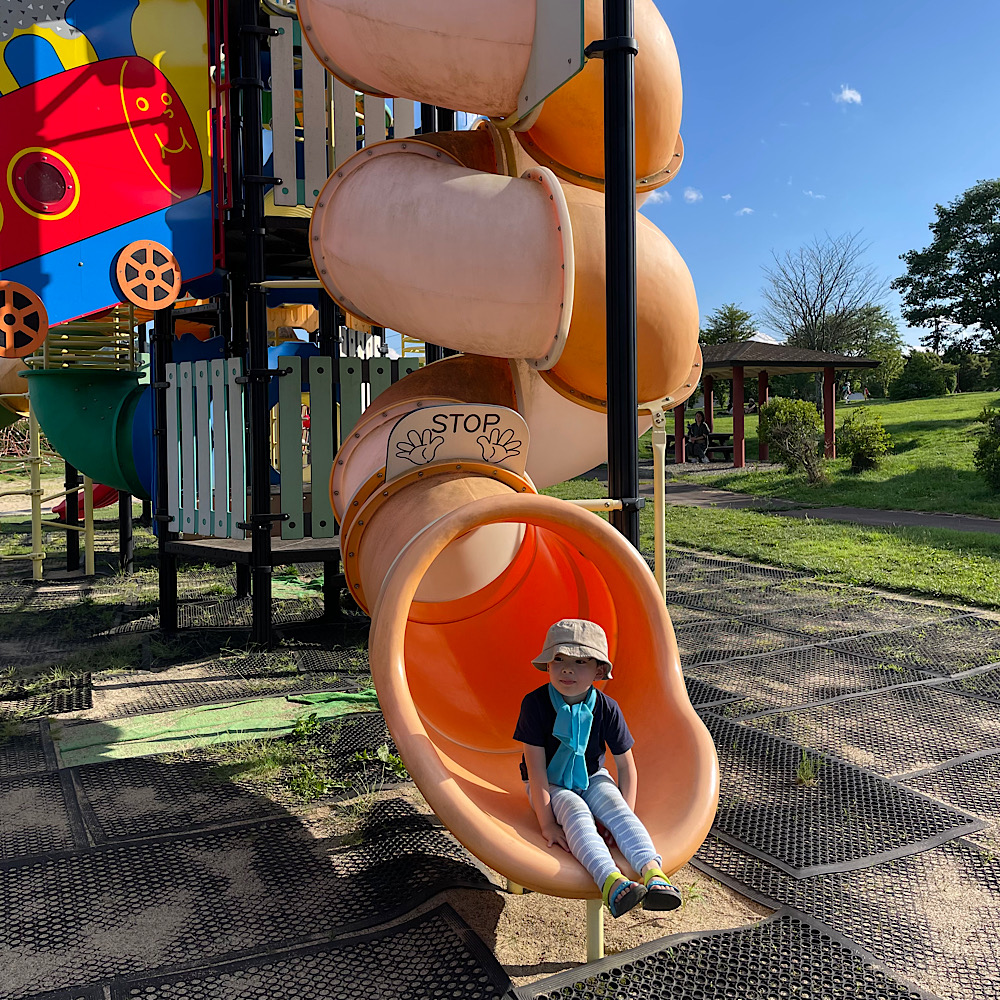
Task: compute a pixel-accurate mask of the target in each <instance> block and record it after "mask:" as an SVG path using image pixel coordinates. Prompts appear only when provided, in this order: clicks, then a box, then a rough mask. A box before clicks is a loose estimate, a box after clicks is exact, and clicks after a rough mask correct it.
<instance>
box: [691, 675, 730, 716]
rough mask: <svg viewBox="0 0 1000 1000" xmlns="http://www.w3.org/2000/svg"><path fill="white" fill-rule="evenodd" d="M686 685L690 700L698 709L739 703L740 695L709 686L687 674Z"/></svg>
mask: <svg viewBox="0 0 1000 1000" xmlns="http://www.w3.org/2000/svg"><path fill="white" fill-rule="evenodd" d="M684 684H685V686H686V687H687V693H688V698H690V699H691V704H692V705H694V706H695V707H696V708H697V707H698V706H700V705H717V704H720V703H728V702H731V701H737V700H738V697H739V696H738V695H735V694H733V693H732V692H730V691H723V690H722V688H719V687H716V686H715V685H714V684H709V683H708V682H707V681H703V680H699V679H698V678H696V677H689V676H687V675H686V674H685V676H684Z"/></svg>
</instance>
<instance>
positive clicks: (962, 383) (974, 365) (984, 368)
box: [958, 354, 993, 392]
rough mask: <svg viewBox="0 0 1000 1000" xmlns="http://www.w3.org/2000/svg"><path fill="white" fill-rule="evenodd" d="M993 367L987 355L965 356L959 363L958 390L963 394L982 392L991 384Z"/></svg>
mask: <svg viewBox="0 0 1000 1000" xmlns="http://www.w3.org/2000/svg"><path fill="white" fill-rule="evenodd" d="M991 367H992V366H991V364H990V359H989V358H988V357H986V355H985V354H963V355H962V357H961V358H960V359H959V362H958V388H959V389H961V391H962V392H982V391H983V390H984V389H986V388H987V387H988V386H989V384H990V379H991V378H992V375H993V373H992V371H991Z"/></svg>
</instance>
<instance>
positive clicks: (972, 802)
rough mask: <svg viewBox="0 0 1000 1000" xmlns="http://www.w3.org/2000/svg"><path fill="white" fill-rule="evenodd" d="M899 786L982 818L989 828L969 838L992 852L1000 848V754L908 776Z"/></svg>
mask: <svg viewBox="0 0 1000 1000" xmlns="http://www.w3.org/2000/svg"><path fill="white" fill-rule="evenodd" d="M900 783H901V784H903V785H905V786H906V787H907V788H912V789H913V790H914V791H917V792H923V794H924V795H930V796H932V797H933V798H935V799H940V800H941V801H942V802H947V803H948V804H949V805H951V806H954V807H955V808H956V809H964V810H965V811H966V812H968V813H972V814H973V815H974V816H979V817H981V818H982V819H984V820H985V821H986V822H987V823H988V824H989V825H988V826H986V827H985V828H984V829H983V830H980V831H979V832H978V833H974V834H971V835H969V839H970V840H974V841H975V842H976V843H977V844H982V845H983V846H985V847H988V848H990V849H997V848H1000V753H991V754H986V755H977V756H975V757H973V758H972V759H971V760H964V761H962V762H961V763H958V764H954V765H952V766H951V767H942V768H939V769H937V770H934V771H929V772H926V773H923V774H916V775H907V776H905V777H904V778H902V779H901V780H900Z"/></svg>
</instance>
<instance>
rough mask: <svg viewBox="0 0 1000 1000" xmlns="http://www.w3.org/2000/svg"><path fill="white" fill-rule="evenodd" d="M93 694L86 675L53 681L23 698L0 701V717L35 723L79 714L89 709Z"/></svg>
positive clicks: (88, 675)
mask: <svg viewBox="0 0 1000 1000" xmlns="http://www.w3.org/2000/svg"><path fill="white" fill-rule="evenodd" d="M93 701H94V692H93V689H92V687H91V681H90V674H85V675H83V676H81V677H73V678H69V679H67V680H65V681H54V682H52V683H50V684H47V685H46V686H45V688H44V689H43V690H40V691H38V692H37V693H35V694H30V695H27V696H26V697H20V698H13V699H4V700H2V701H0V717H2V716H3V715H5V714H9V715H16V716H17V717H19V718H22V719H36V718H40V717H41V716H45V715H61V714H62V713H63V712H82V711H85V710H86V709H88V708H90V707H91V706H92V705H93Z"/></svg>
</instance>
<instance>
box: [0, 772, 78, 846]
mask: <svg viewBox="0 0 1000 1000" xmlns="http://www.w3.org/2000/svg"><path fill="white" fill-rule="evenodd" d="M72 847H73V831H72V828H71V826H70V819H69V814H68V812H67V808H66V803H65V800H64V799H63V792H62V786H61V784H60V780H59V775H58V774H30V775H24V776H22V777H14V778H8V777H0V862H6V861H10V860H12V859H14V858H26V857H32V856H35V855H43V854H49V853H56V852H59V851H67V850H70V849H72Z"/></svg>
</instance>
